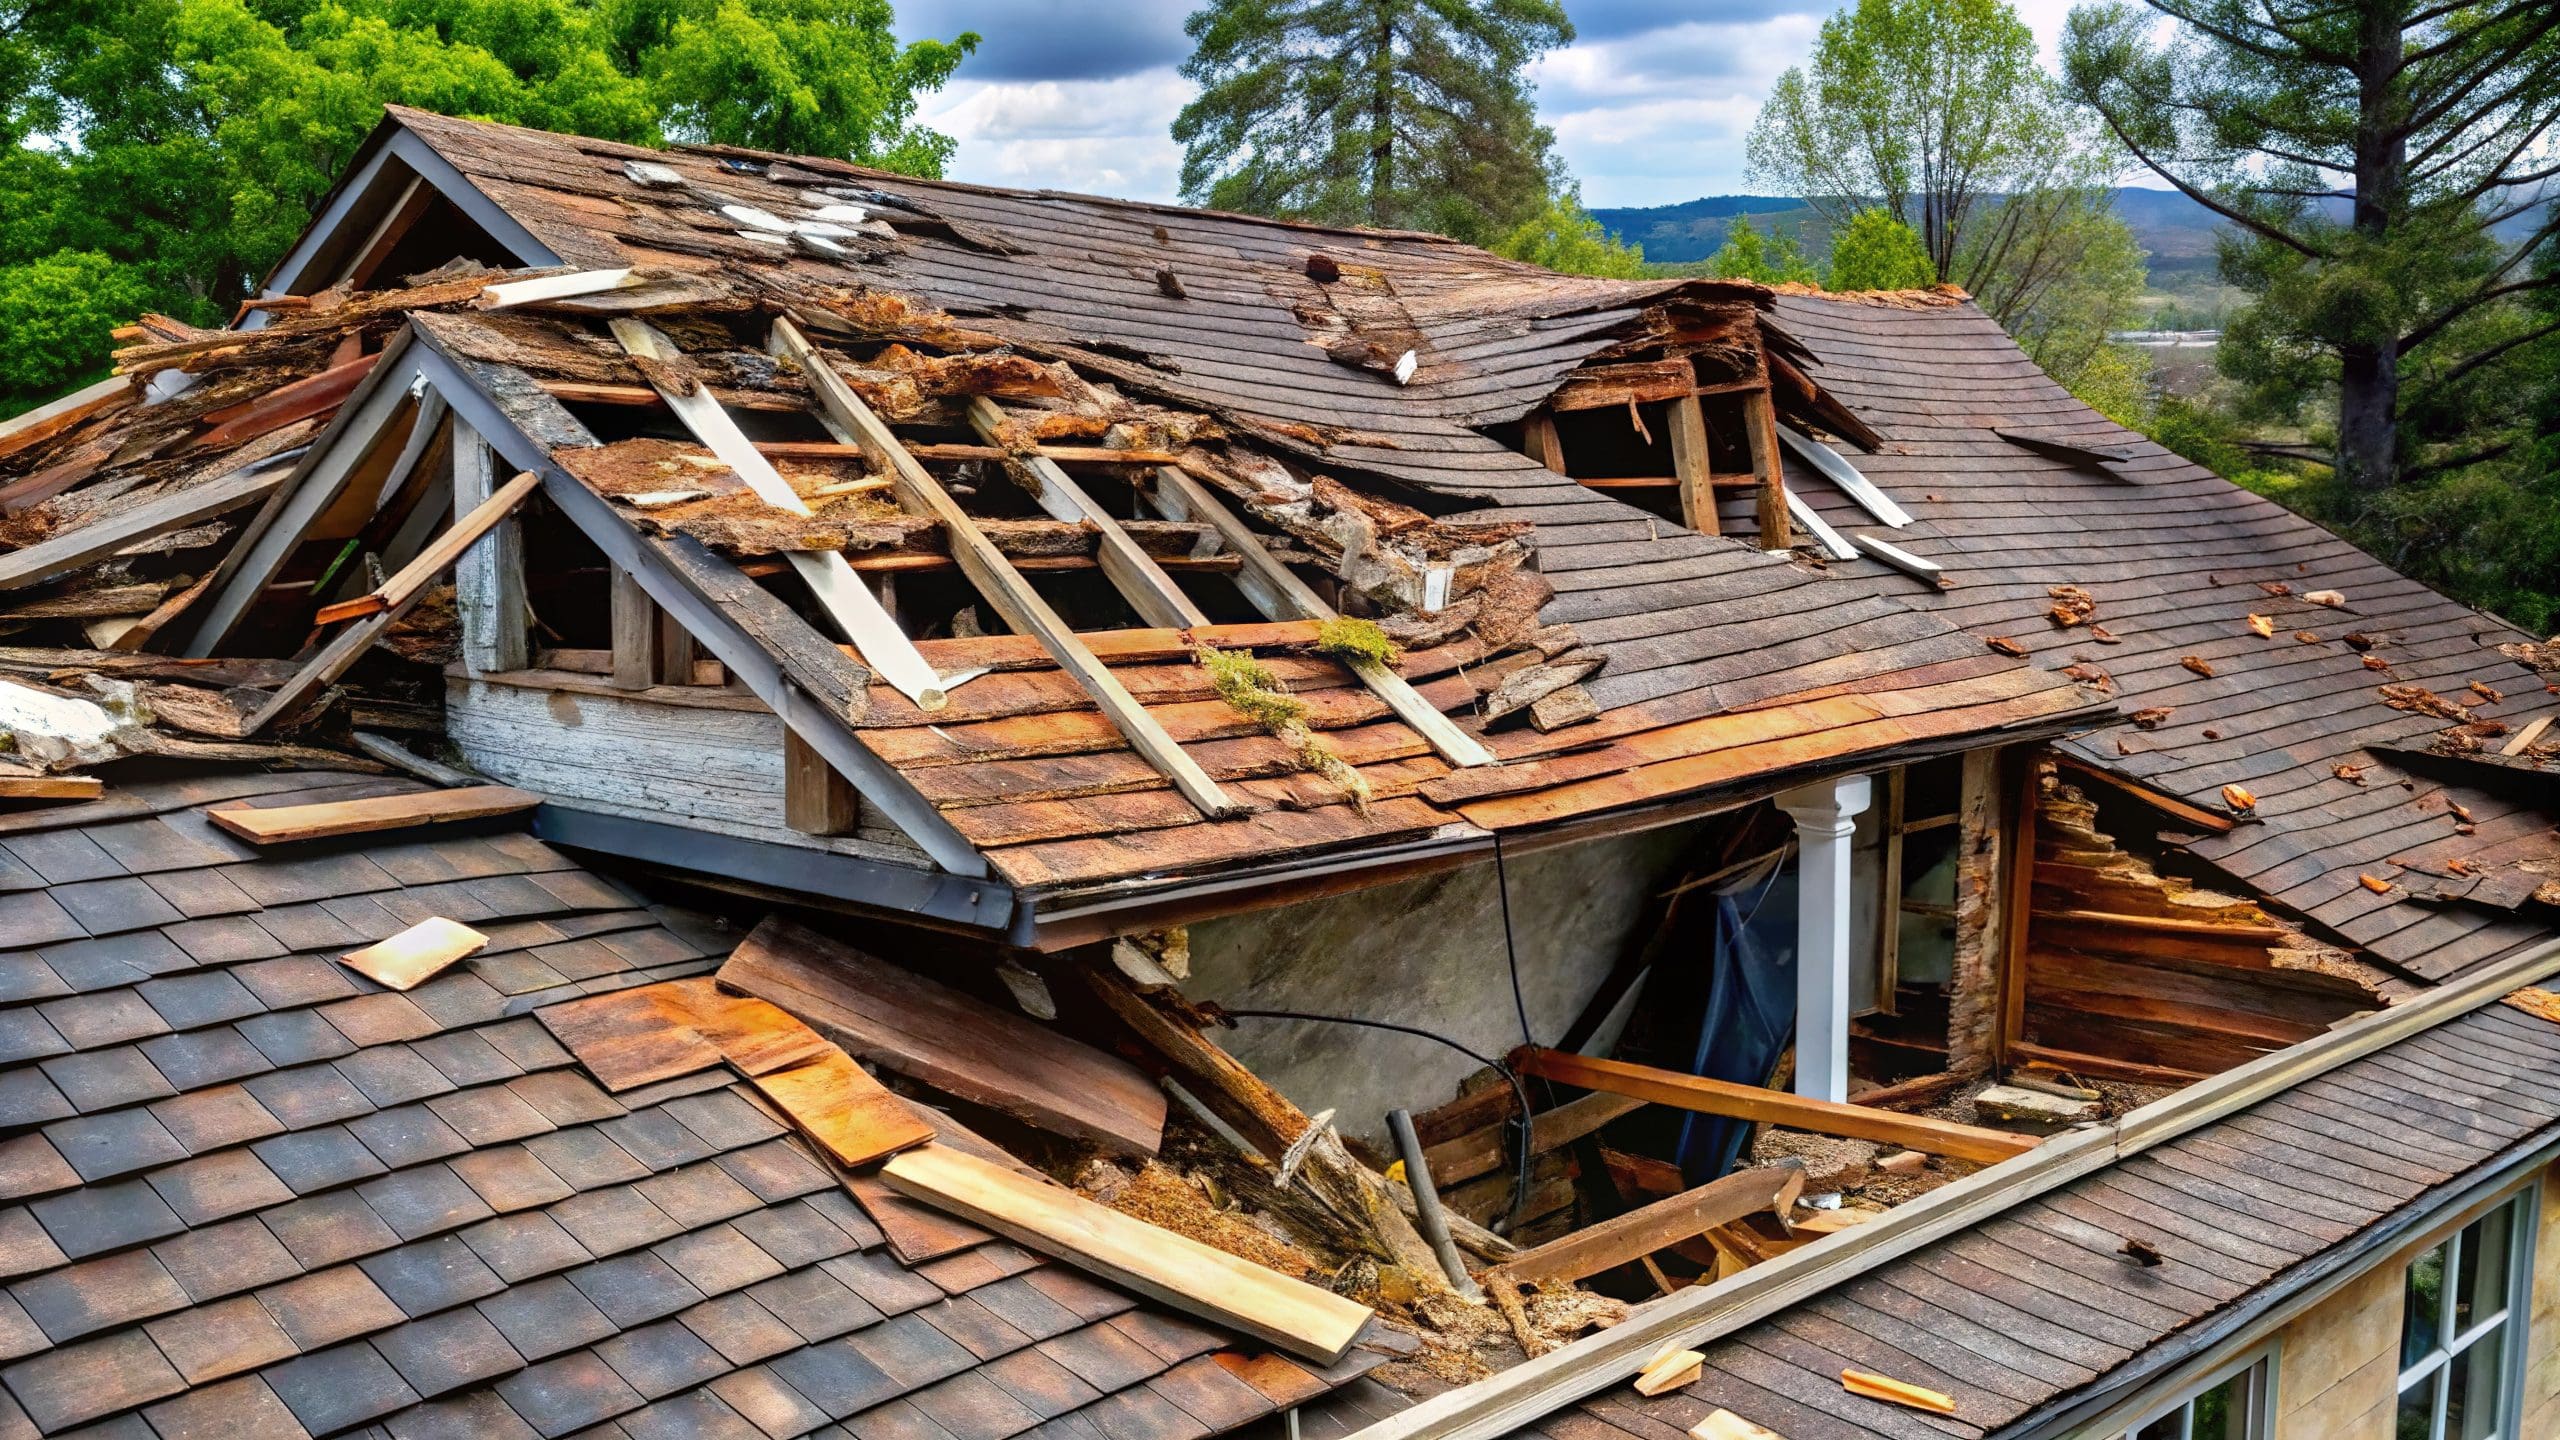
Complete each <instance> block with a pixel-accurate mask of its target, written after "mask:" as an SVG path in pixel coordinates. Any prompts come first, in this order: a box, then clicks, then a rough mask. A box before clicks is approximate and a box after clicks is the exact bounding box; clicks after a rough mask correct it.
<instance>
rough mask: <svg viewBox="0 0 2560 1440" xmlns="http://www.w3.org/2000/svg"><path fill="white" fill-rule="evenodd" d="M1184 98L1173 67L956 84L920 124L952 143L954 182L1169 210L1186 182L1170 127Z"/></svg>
mask: <svg viewBox="0 0 2560 1440" xmlns="http://www.w3.org/2000/svg"><path fill="white" fill-rule="evenodd" d="M967 73H968V72H967V70H966V68H965V67H964V68H963V69H962V71H961V74H962V75H963V76H965V75H966V74H967ZM1190 98H1191V86H1190V82H1188V81H1186V80H1184V79H1183V78H1182V77H1181V76H1180V75H1179V74H1177V73H1175V71H1174V70H1173V69H1172V68H1171V67H1170V66H1166V67H1160V68H1156V69H1150V70H1143V71H1140V72H1138V73H1136V74H1133V75H1121V76H1115V77H1113V78H1111V79H1107V80H1030V81H972V80H968V79H961V80H958V81H956V82H955V83H953V84H952V85H951V86H950V87H949V88H947V89H945V90H944V91H943V92H942V93H940V94H938V95H934V96H931V97H928V98H927V100H926V101H925V103H924V104H923V105H922V106H921V107H920V111H919V118H921V119H922V120H923V121H924V123H926V124H928V125H931V126H932V127H934V128H935V129H937V130H940V131H942V132H943V133H945V134H947V135H951V136H954V137H957V138H958V140H959V142H960V149H959V153H958V154H957V155H956V156H954V157H953V159H952V163H951V168H950V174H951V178H953V179H955V180H969V181H975V182H977V183H979V184H985V185H1013V186H1021V187H1024V188H1027V189H1041V190H1074V191H1078V192H1082V193H1086V194H1094V195H1116V196H1120V197H1123V198H1126V199H1132V200H1171V199H1173V198H1175V191H1176V190H1177V189H1178V188H1179V186H1180V181H1181V174H1182V147H1181V146H1179V145H1176V144H1175V143H1174V142H1173V117H1174V115H1175V114H1176V113H1178V112H1179V111H1180V110H1181V109H1182V107H1183V104H1184V103H1185V102H1186V101H1188V100H1189V99H1190Z"/></svg>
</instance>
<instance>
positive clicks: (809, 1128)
mask: <svg viewBox="0 0 2560 1440" xmlns="http://www.w3.org/2000/svg"><path fill="white" fill-rule="evenodd" d="M755 1083H756V1088H757V1089H759V1090H761V1091H763V1092H764V1093H765V1097H766V1098H767V1099H769V1100H771V1101H773V1103H774V1104H776V1105H779V1106H781V1107H782V1110H783V1113H784V1114H787V1115H789V1116H790V1117H791V1119H792V1123H794V1124H796V1125H798V1126H799V1127H800V1129H801V1131H802V1132H803V1133H805V1134H806V1135H807V1136H808V1137H809V1138H810V1139H812V1140H815V1141H816V1142H818V1144H819V1146H820V1147H821V1148H823V1149H824V1150H825V1151H826V1152H827V1153H828V1154H829V1155H832V1156H834V1157H835V1159H836V1163H837V1164H840V1165H868V1164H870V1163H871V1162H872V1161H874V1160H877V1159H879V1158H880V1157H882V1156H884V1155H893V1154H895V1153H897V1152H898V1151H900V1150H905V1149H908V1148H910V1147H913V1146H917V1145H922V1144H924V1143H925V1142H927V1141H929V1140H931V1139H932V1138H933V1127H932V1126H931V1125H928V1124H926V1123H925V1122H924V1121H922V1120H920V1119H918V1118H916V1114H915V1111H914V1110H913V1109H911V1108H910V1107H909V1106H908V1105H907V1103H906V1102H905V1101H903V1100H900V1099H899V1098H898V1097H897V1096H895V1095H892V1094H890V1093H889V1092H888V1090H887V1089H886V1088H884V1087H883V1086H882V1085H881V1084H880V1082H879V1081H877V1080H874V1079H872V1078H871V1077H870V1076H869V1075H868V1074H866V1073H864V1071H863V1069H862V1067H861V1066H860V1065H857V1064H855V1063H854V1062H853V1057H851V1056H849V1055H846V1054H844V1053H843V1052H842V1051H838V1050H830V1051H829V1052H828V1053H827V1055H826V1056H825V1057H824V1058H821V1059H819V1060H817V1061H816V1062H814V1063H812V1064H808V1065H802V1066H800V1067H798V1068H796V1069H791V1070H776V1071H772V1072H770V1073H768V1074H763V1075H758V1076H756V1077H755Z"/></svg>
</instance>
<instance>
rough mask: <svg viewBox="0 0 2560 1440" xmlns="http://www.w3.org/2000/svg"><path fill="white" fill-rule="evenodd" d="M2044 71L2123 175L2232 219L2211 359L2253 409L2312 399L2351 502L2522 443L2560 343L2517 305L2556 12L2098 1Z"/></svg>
mask: <svg viewBox="0 0 2560 1440" xmlns="http://www.w3.org/2000/svg"><path fill="white" fill-rule="evenodd" d="M2164 19H2165V20H2166V21H2168V22H2169V24H2168V25H2167V26H2166V27H2165V29H2166V33H2165V34H2164V33H2162V31H2163V28H2164V27H2162V25H2161V24H2160V22H2161V21H2163V20H2164ZM2063 53H2064V62H2065V63H2064V71H2065V76H2066V79H2067V81H2068V83H2069V85H2070V87H2071V90H2072V92H2073V93H2074V94H2076V95H2077V96H2078V97H2079V98H2080V99H2081V100H2083V101H2085V102H2086V103H2087V104H2088V105H2089V106H2090V107H2091V108H2092V109H2093V110H2094V111H2095V112H2096V113H2097V114H2098V115H2099V116H2101V117H2102V118H2103V120H2104V122H2105V124H2106V125H2107V127H2108V128H2109V129H2110V130H2111V131H2113V132H2114V134H2115V136H2116V137H2117V138H2118V139H2119V140H2120V141H2122V142H2123V144H2124V146H2125V148H2126V149H2127V150H2129V151H2130V152H2131V153H2132V154H2133V156H2134V158H2135V159H2136V160H2138V161H2140V162H2141V163H2142V164H2144V165H2146V166H2149V167H2150V168H2151V170H2152V171H2153V172H2154V173H2156V174H2158V175H2160V176H2161V177H2162V178H2163V179H2166V180H2167V181H2169V182H2170V183H2171V184H2173V185H2175V186H2177V187H2178V188H2179V189H2180V190H2182V191H2184V192H2186V194H2188V195H2189V196H2190V197H2192V198H2194V199H2195V200H2197V201H2198V202H2199V203H2201V204H2203V205H2205V206H2206V207H2207V208H2209V209H2211V210H2212V211H2214V213H2216V214H2218V215H2220V216H2221V217H2222V218H2223V219H2224V220H2225V221H2228V222H2229V225H2230V230H2229V232H2228V234H2227V238H2226V240H2225V243H2224V245H2223V250H2222V256H2221V260H2222V271H2223V276H2224V278H2225V279H2226V280H2227V281H2229V282H2230V283H2231V284H2233V285H2236V286H2238V287H2240V288H2241V289H2242V290H2244V291H2246V292H2247V293H2248V294H2249V295H2250V296H2251V297H2252V302H2253V303H2252V304H2251V305H2250V306H2249V307H2248V309H2247V310H2246V312H2245V313H2243V314H2242V315H2240V316H2238V317H2236V318H2235V319H2234V320H2233V321H2232V323H2231V324H2230V326H2229V327H2228V328H2227V330H2226V333H2225V338H2224V345H2223V347H2222V349H2221V352H2220V357H2219V358H2220V361H2221V363H2222V365H2223V367H2224V370H2225V372H2226V373H2227V374H2230V375H2231V376H2233V378H2235V379H2236V380H2238V381H2240V382H2241V384H2242V386H2243V387H2244V391H2245V394H2246V397H2247V399H2248V400H2249V401H2250V402H2251V403H2252V404H2253V405H2255V406H2256V407H2257V408H2258V409H2259V410H2260V411H2262V412H2264V413H2268V414H2276V413H2281V412H2296V413H2298V412H2300V411H2301V409H2302V407H2303V405H2304V402H2305V401H2306V399H2308V398H2311V397H2326V398H2327V400H2328V406H2327V411H2328V413H2327V415H2326V416H2325V417H2324V420H2325V424H2324V426H2323V428H2326V429H2327V430H2328V431H2329V435H2328V440H2329V443H2330V444H2331V445H2332V446H2333V448H2334V453H2335V455H2336V457H2337V469H2338V478H2339V480H2340V481H2341V482H2342V484H2343V486H2344V489H2345V491H2346V492H2347V493H2348V494H2349V495H2352V496H2359V497H2364V498H2365V499H2366V500H2367V501H2369V502H2371V501H2378V499H2379V497H2380V496H2381V495H2382V494H2383V492H2385V491H2387V490H2388V489H2389V488H2390V487H2392V486H2393V485H2395V484H2405V483H2408V482H2412V481H2420V482H2424V481H2428V480H2430V479H2432V478H2433V477H2437V476H2442V475H2445V474H2447V473H2448V472H2452V471H2457V470H2460V469H2463V468H2465V467H2467V466H2471V465H2475V464H2478V463H2480V462H2482V461H2486V460H2492V459H2498V458H2501V457H2506V456H2509V455H2511V454H2512V453H2513V452H2515V451H2516V450H2517V448H2518V447H2519V446H2521V445H2523V444H2525V443H2526V440H2527V423H2528V422H2529V419H2530V417H2529V416H2525V415H2522V414H2519V413H2518V405H2517V401H2518V400H2519V398H2520V397H2522V396H2524V395H2526V394H2528V393H2529V392H2530V389H2531V387H2530V386H2529V385H2525V384H2520V383H2518V382H2517V380H2516V378H2515V377H2516V374H2517V372H2519V371H2521V370H2525V369H2528V368H2531V367H2535V366H2539V365H2544V364H2546V363H2547V362H2546V361H2545V360H2543V359H2542V358H2540V356H2539V354H2538V352H2540V351H2542V350H2543V349H2545V348H2546V347H2545V344H2544V342H2546V341H2547V340H2548V339H2549V338H2550V337H2552V336H2553V335H2555V334H2560V318H2555V317H2553V316H2551V315H2550V314H2548V313H2547V312H2542V311H2538V310H2535V309H2533V308H2532V307H2530V306H2528V305H2526V304H2525V303H2524V302H2525V301H2526V300H2527V299H2529V298H2531V297H2533V296H2536V295H2539V294H2542V293H2544V292H2547V291H2549V290H2550V289H2552V288H2554V287H2555V286H2560V274H2555V273H2554V272H2553V271H2552V269H2551V268H2550V267H2549V266H2548V265H2547V264H2546V265H2542V267H2541V268H2539V269H2537V264H2538V263H2539V262H2538V260H2537V257H2538V256H2545V255H2547V254H2548V253H2549V251H2550V249H2551V241H2552V237H2553V235H2554V233H2555V228H2560V214H2554V213H2553V212H2552V211H2551V208H2550V207H2549V206H2548V205H2547V204H2546V203H2545V202H2546V193H2547V187H2548V186H2549V184H2550V183H2551V181H2552V179H2553V178H2554V176H2555V175H2560V167H2555V166H2554V165H2553V164H2552V156H2551V154H2550V149H2549V147H2550V137H2551V134H2552V127H2553V126H2554V125H2555V123H2560V6H2553V5H2551V4H2548V3H2544V0H2483V3H2464V0H2441V3H2438V0H2149V4H2148V8H2142V7H2138V6H2136V5H2133V4H2130V3H2109V4H2101V5H2093V6H2084V7H2082V8H2080V9H2078V10H2075V11H2073V12H2072V15H2071V19H2070V22H2069V24H2068V27H2067V31H2066V35H2065V43H2064V47H2063ZM2511 227H2520V228H2521V230H2522V232H2523V233H2521V234H2516V233H2514V228H2511Z"/></svg>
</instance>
